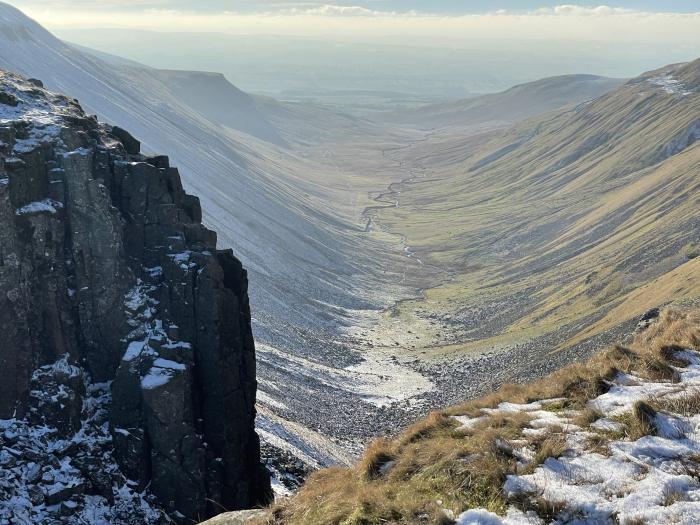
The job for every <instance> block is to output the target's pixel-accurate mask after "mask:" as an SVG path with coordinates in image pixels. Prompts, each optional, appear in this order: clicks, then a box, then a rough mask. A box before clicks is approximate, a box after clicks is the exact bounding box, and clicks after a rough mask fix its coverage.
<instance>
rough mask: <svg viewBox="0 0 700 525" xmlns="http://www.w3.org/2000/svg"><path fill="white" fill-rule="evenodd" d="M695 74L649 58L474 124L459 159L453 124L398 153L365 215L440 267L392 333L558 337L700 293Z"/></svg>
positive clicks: (451, 339) (442, 346)
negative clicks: (507, 118)
mask: <svg viewBox="0 0 700 525" xmlns="http://www.w3.org/2000/svg"><path fill="white" fill-rule="evenodd" d="M699 78H700V61H696V62H693V63H691V64H686V65H680V66H671V67H668V68H664V69H662V70H659V71H654V72H650V73H648V74H645V75H643V76H641V77H639V78H636V79H633V80H631V81H629V82H628V83H626V84H625V85H624V86H622V87H620V88H619V89H617V90H615V91H613V92H611V93H609V94H607V95H604V96H602V97H600V98H598V99H596V100H594V101H592V102H590V103H586V104H581V105H579V106H577V107H575V108H573V109H569V110H564V111H560V112H554V113H551V114H548V115H545V116H543V117H538V118H535V119H533V120H530V121H527V122H525V123H522V124H520V125H518V126H516V127H515V128H513V129H511V130H509V131H507V132H505V133H502V134H499V135H498V136H496V137H494V138H489V137H491V136H488V137H486V138H487V143H486V144H485V145H483V146H480V147H476V148H474V147H471V146H470V144H471V142H473V140H474V139H470V140H471V142H470V143H467V142H465V147H464V148H463V151H466V152H467V154H466V155H465V157H464V158H463V159H461V160H458V161H457V162H456V163H455V162H453V161H452V160H450V161H447V162H445V159H446V158H449V159H454V157H455V151H459V144H458V143H457V142H456V139H455V138H454V137H451V138H450V140H446V139H445V138H444V136H438V137H435V138H434V139H433V140H432V141H427V142H425V143H421V144H419V145H416V146H415V147H414V148H411V149H409V150H403V151H401V152H400V153H399V154H397V157H396V158H397V159H399V160H401V161H402V162H404V163H405V164H406V165H407V166H412V167H414V171H413V173H414V175H415V176H414V177H413V178H411V179H410V180H409V181H406V182H404V183H403V184H401V185H400V193H399V191H395V192H393V193H392V194H391V195H390V196H388V197H387V200H390V199H391V198H392V197H393V198H396V200H397V202H398V205H397V206H393V207H392V206H389V207H384V208H378V209H376V210H373V211H372V215H373V221H374V222H375V224H378V225H380V226H381V227H382V228H385V229H386V230H388V231H391V232H394V233H399V234H401V235H402V236H404V238H405V240H406V244H407V245H408V246H410V250H411V252H412V253H413V254H414V256H415V257H416V258H417V259H420V261H421V263H422V264H421V265H419V266H416V267H415V268H413V269H412V273H409V277H413V278H414V279H415V280H416V282H421V283H423V282H425V281H424V275H426V274H427V273H430V272H432V273H433V274H435V273H436V269H439V270H440V271H442V272H443V273H442V274H441V277H442V282H441V283H439V284H437V285H428V286H427V289H426V290H425V291H424V297H422V298H420V299H417V300H414V301H406V302H403V303H402V304H401V305H400V306H399V307H398V308H397V309H395V310H393V311H392V312H391V314H390V315H388V316H387V317H386V319H385V326H386V331H387V333H397V332H401V331H405V330H406V329H407V327H409V328H410V327H417V328H413V329H414V330H418V333H419V334H421V335H422V336H423V338H422V340H423V341H425V342H424V343H423V345H422V349H421V351H427V352H428V353H429V354H431V355H442V354H445V353H454V352H456V351H457V352H459V351H471V350H477V349H481V348H489V347H492V346H497V345H503V344H521V343H527V342H528V341H530V342H531V341H533V340H534V339H535V338H537V337H542V336H544V335H547V334H555V333H556V334H558V335H557V336H556V338H557V339H558V341H557V345H555V347H558V348H564V347H567V346H571V345H573V344H576V343H578V342H580V341H582V340H584V339H586V338H588V337H591V336H592V335H595V334H597V333H600V332H602V331H603V330H605V329H609V328H610V327H612V326H614V325H616V324H619V323H620V322H623V321H626V320H628V319H632V318H633V317H634V316H637V315H639V314H641V313H642V312H644V311H645V310H646V309H648V308H650V307H652V306H658V305H660V304H665V303H666V302H667V301H671V300H678V299H683V298H690V297H696V296H698V294H700V280H699V279H698V277H697V275H698V272H697V268H698V260H697V259H696V258H695V257H696V256H697V250H698V248H697V246H698V242H699V241H700V229H698V222H697V221H698V219H697V213H696V212H697V209H698V199H699V197H698V195H699V192H698V190H699V189H700V178H698V174H699V173H700V142H697V139H698V138H700V91H698V89H697V88H696V87H694V86H696V85H697V82H698V79H699ZM399 155H400V157H399ZM436 225H439V226H438V227H436ZM431 320H432V321H435V320H437V321H439V322H438V323H434V322H433V323H430V322H429V321H431ZM444 327H449V331H450V333H451V335H450V336H448V337H445V335H444V330H443V329H442V328H444ZM441 332H442V333H441ZM550 343H551V341H550ZM379 344H381V341H380V342H379Z"/></svg>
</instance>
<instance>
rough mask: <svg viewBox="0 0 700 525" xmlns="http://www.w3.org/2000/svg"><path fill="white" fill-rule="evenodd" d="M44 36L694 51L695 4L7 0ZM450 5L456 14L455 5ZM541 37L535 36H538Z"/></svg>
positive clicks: (698, 25)
mask: <svg viewBox="0 0 700 525" xmlns="http://www.w3.org/2000/svg"><path fill="white" fill-rule="evenodd" d="M9 3H10V4H11V5H14V6H15V7H17V8H19V9H21V10H23V11H24V12H25V13H26V14H28V15H29V16H31V17H32V18H34V19H36V20H37V21H38V22H40V23H41V24H42V25H44V26H45V27H47V28H48V29H50V30H58V29H78V28H121V29H142V30H154V31H168V32H183V31H185V32H206V33H210V32H211V33H214V32H223V33H230V34H257V35H260V34H266V35H267V34H271V35H286V36H321V37H325V38H328V37H334V38H340V37H343V38H351V39H357V40H361V41H365V42H367V41H373V40H384V39H387V38H396V37H404V38H410V39H414V38H419V39H420V38H433V39H437V40H440V41H446V40H455V39H456V40H464V39H468V40H473V39H486V40H499V39H504V38H509V39H517V40H533V41H541V40H552V41H554V40H558V39H563V40H566V41H588V42H593V41H604V42H641V43H651V42H657V43H661V42H664V43H668V42H685V43H687V44H689V43H697V44H700V30H699V29H700V6H697V3H696V2H691V1H684V0H674V1H669V2H664V5H663V8H662V9H659V8H658V2H650V1H646V0H617V1H616V2H615V3H614V4H612V5H609V6H608V5H588V4H581V5H578V4H563V3H561V2H552V1H547V0H539V1H528V2H516V1H514V0H502V1H499V2H485V1H481V0H479V1H475V2H470V3H469V6H470V7H469V8H466V9H465V8H464V7H463V6H464V2H456V1H454V0H440V1H437V2H427V1H418V0H411V1H408V2H398V1H396V0H357V1H349V2H332V1H327V2H298V1H279V0H274V1H272V0H263V1H255V2H252V1H250V0H238V1H232V2H231V1H228V2H225V1H223V0H205V1H202V2H194V1H192V0H189V1H187V0H129V1H127V2H116V1H113V0H103V1H101V2H88V1H86V0H58V1H48V0H15V1H11V2H9ZM458 5H459V6H460V8H457V6H458ZM543 35H544V36H543Z"/></svg>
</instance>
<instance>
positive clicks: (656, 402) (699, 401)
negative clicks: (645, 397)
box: [650, 388, 700, 417]
mask: <svg viewBox="0 0 700 525" xmlns="http://www.w3.org/2000/svg"><path fill="white" fill-rule="evenodd" d="M650 403H651V405H652V407H654V409H655V410H657V411H663V412H673V413H674V414H679V415H681V416H687V417H691V416H695V415H697V414H700V388H694V389H691V390H689V391H688V392H686V393H684V394H683V395H682V396H666V397H664V398H661V399H653V400H651V402H650Z"/></svg>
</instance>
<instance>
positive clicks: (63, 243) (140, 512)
mask: <svg viewBox="0 0 700 525" xmlns="http://www.w3.org/2000/svg"><path fill="white" fill-rule="evenodd" d="M0 220H1V221H2V228H0V327H2V331H3V339H4V340H3V344H2V345H1V346H0V524H5V523H160V522H163V523H167V522H171V521H175V522H183V523H192V521H193V520H194V521H196V520H199V519H203V518H206V517H209V516H212V515H214V514H217V513H219V512H222V511H223V510H235V509H242V508H248V507H251V506H254V505H256V504H259V503H264V502H266V501H267V500H268V499H269V495H270V488H269V487H270V484H269V477H268V475H267V473H266V471H265V469H264V468H263V467H261V465H260V446H259V440H258V437H257V435H256V433H255V430H254V418H255V408H254V404H255V392H256V380H255V349H254V343H253V337H252V332H251V327H250V311H249V305H248V295H247V277H246V271H245V270H244V269H243V267H242V266H241V263H240V262H239V261H238V260H237V259H236V258H235V257H234V256H233V254H232V252H231V251H230V250H217V249H216V234H215V233H214V232H212V231H210V230H208V229H207V228H205V227H204V226H203V225H202V224H201V209H200V206H199V200H198V199H197V198H196V197H193V196H190V195H187V194H186V193H185V192H184V191H183V188H182V185H181V183H180V177H179V174H178V171H177V169H176V168H173V167H170V166H169V162H168V158H167V157H164V156H157V157H148V156H144V155H142V154H141V153H140V144H139V142H138V141H137V140H135V139H134V138H133V137H132V136H131V135H130V134H129V133H128V132H126V131H124V130H122V129H120V128H118V127H111V126H108V125H105V124H100V123H98V121H97V119H96V118H95V117H93V116H87V115H85V114H84V112H83V111H82V109H81V108H80V106H79V104H78V102H77V101H76V100H73V99H70V98H67V97H64V96H61V95H56V94H53V93H50V92H48V91H46V90H44V89H43V87H42V85H41V82H39V81H37V80H33V79H24V78H21V77H19V76H16V75H14V74H11V73H7V72H2V71H0Z"/></svg>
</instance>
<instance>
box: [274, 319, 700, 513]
mask: <svg viewBox="0 0 700 525" xmlns="http://www.w3.org/2000/svg"><path fill="white" fill-rule="evenodd" d="M684 349H692V350H695V351H699V350H700V310H689V311H678V310H667V311H665V312H663V313H662V315H661V317H660V319H659V321H658V322H656V323H655V324H652V325H651V326H650V327H649V328H648V329H647V330H646V331H644V332H642V333H641V334H639V335H637V336H636V338H635V340H634V342H633V343H632V345H630V346H629V348H624V347H621V346H615V347H613V348H609V349H607V350H605V351H602V352H601V353H599V354H597V355H596V356H594V357H593V358H592V359H591V360H589V361H588V362H586V363H583V364H575V365H572V366H569V367H567V368H565V369H562V370H560V371H558V372H556V373H554V374H552V375H551V376H549V377H547V378H546V379H544V380H541V381H538V382H536V383H532V384H528V385H505V386H503V387H502V388H501V389H500V390H499V391H498V392H496V393H494V394H492V395H490V396H488V397H485V398H482V399H479V400H475V401H469V402H466V403H464V404H462V405H460V406H456V407H453V408H450V409H447V410H444V411H439V412H434V413H432V414H431V415H430V416H429V417H428V418H426V419H425V420H423V421H421V422H419V423H416V424H415V425H413V426H412V427H410V428H409V429H407V430H406V431H404V432H403V433H401V434H400V435H399V436H397V437H396V438H394V439H379V440H377V441H375V442H373V443H372V444H371V445H370V446H369V447H368V448H367V450H366V452H365V454H364V456H363V457H362V459H361V461H360V462H359V463H358V464H357V465H356V466H355V467H354V468H350V469H347V468H332V469H326V470H322V471H319V472H316V473H315V474H314V475H312V477H311V478H310V479H309V480H308V482H307V483H306V485H305V486H304V487H303V488H302V489H301V490H300V492H299V493H298V494H296V495H295V496H293V497H291V498H289V499H286V500H283V501H281V502H279V503H278V504H277V505H276V506H275V507H274V508H273V509H271V510H270V512H269V514H268V517H267V523H268V524H289V525H292V524H318V525H321V524H338V525H360V524H382V523H433V524H447V523H454V520H455V518H456V517H457V516H458V515H459V514H460V513H462V512H463V511H466V510H467V509H473V508H479V509H486V510H488V511H491V512H494V513H496V514H498V515H504V514H505V513H506V512H507V511H509V509H510V511H509V512H510V513H511V515H512V513H513V512H520V513H521V514H520V516H525V514H522V513H529V514H528V516H529V517H530V518H532V519H535V520H536V519H540V520H541V521H543V522H549V521H551V520H552V519H553V518H554V517H555V516H556V515H558V514H559V513H561V512H564V511H566V507H567V501H562V500H561V499H557V497H556V496H553V497H550V498H548V497H546V495H547V491H544V492H543V493H541V494H540V493H538V492H534V493H525V494H524V493H522V492H520V493H517V491H516V493H514V494H510V495H509V494H508V493H507V491H505V490H504V483H506V481H507V480H509V479H511V478H508V476H511V477H512V479H513V480H516V481H518V480H520V482H522V480H525V481H528V480H529V479H535V480H536V476H535V474H537V475H541V474H542V472H541V470H540V471H538V469H541V468H542V465H543V463H545V461H547V460H548V458H558V457H561V456H565V455H567V454H570V450H569V449H571V448H572V447H573V448H575V445H573V444H572V442H571V441H572V440H571V439H570V438H571V437H572V436H574V435H575V436H578V437H579V438H580V439H578V441H580V442H581V443H580V444H578V445H576V446H579V447H580V450H579V454H581V453H589V454H593V456H592V457H595V458H602V459H601V461H604V460H605V458H608V457H610V456H611V455H612V450H613V446H614V445H615V446H623V445H625V444H632V445H634V444H635V441H636V440H639V439H640V438H642V439H643V438H644V436H648V435H653V434H656V435H659V436H660V435H662V434H661V431H660V430H659V428H657V427H659V426H660V424H659V423H658V422H657V419H655V418H656V417H657V414H662V413H664V414H670V415H668V416H665V417H667V418H670V417H679V418H680V417H685V418H687V417H689V416H694V415H697V414H700V396H699V395H698V392H699V391H700V390H698V387H697V386H693V384H692V381H690V380H689V381H688V382H687V383H686V382H685V380H684V379H683V380H682V378H685V375H687V374H686V373H685V372H684V370H686V367H688V366H689V360H690V358H689V357H688V356H689V355H691V354H692V355H697V354H694V353H693V352H687V351H684ZM698 362H700V361H698ZM693 374H695V375H697V372H693ZM695 375H693V378H694V377H695ZM628 384H636V385H642V386H644V385H646V387H644V388H647V390H648V391H649V392H655V393H656V394H653V395H652V394H650V395H648V396H646V398H645V395H643V394H640V398H639V399H636V400H635V399H632V400H631V401H630V404H629V406H627V405H625V406H620V407H616V408H615V410H614V411H611V412H610V413H607V412H606V410H607V409H605V408H601V407H603V403H602V401H600V400H602V399H603V398H604V397H605V394H606V392H609V391H611V390H613V389H616V388H618V389H624V388H626V387H625V386H618V385H628ZM629 388H636V387H629ZM640 388H641V387H640ZM645 391H646V390H645ZM662 394H663V395H662ZM603 412H606V416H607V417H604V414H603ZM611 414H614V415H611ZM647 454H648V452H647ZM623 459H624V458H623ZM632 459H635V458H632ZM686 459H687V460H688V461H689V462H690V463H688V464H689V465H690V464H692V463H693V462H694V464H695V466H696V467H697V461H696V460H697V456H693V457H689V458H686ZM549 461H552V460H549ZM635 461H639V460H635ZM680 464H681V465H683V464H685V463H682V462H681V463H680ZM632 466H633V467H634V465H632ZM654 471H655V467H650V466H649V467H645V468H644V469H641V468H640V474H639V476H640V477H641V478H643V477H644V475H646V474H645V473H647V472H654ZM600 474H603V473H600ZM600 474H599V475H600ZM603 475H604V474H603ZM684 475H688V476H690V477H691V482H692V483H695V485H697V484H698V482H700V471H698V469H697V468H695V470H694V471H693V470H692V468H690V466H689V467H688V471H687V472H686V473H684ZM513 476H516V477H513ZM641 478H640V479H641ZM528 482H530V481H528ZM510 483H511V484H512V483H513V482H512V481H511V482H510ZM532 483H534V481H532ZM580 484H581V485H584V484H585V482H584V481H581V482H580ZM662 490H666V489H664V487H663V486H659V487H658V491H662ZM623 492H624V491H623ZM611 497H612V498H613V499H615V498H623V497H624V494H619V495H615V496H614V497H613V496H611ZM664 497H665V496H664ZM672 499H673V498H672ZM676 499H678V500H679V501H680V500H681V499H682V498H681V497H680V496H678V498H676ZM676 499H673V501H670V500H669V501H666V500H664V505H663V508H662V510H663V511H665V510H667V509H670V510H674V509H675V507H673V503H674V502H675V501H676ZM639 510H640V512H643V511H645V509H644V508H640V509H639ZM577 511H578V512H581V511H580V509H578V510H577ZM579 517H583V518H585V515H581V514H579ZM614 517H615V516H612V517H611V518H614ZM619 517H620V516H617V518H619ZM627 517H628V518H629V515H628V516H627ZM631 519H632V518H629V519H627V520H623V522H629V523H632V522H633V521H630V520H631ZM635 519H637V518H635ZM644 522H645V520H643V519H640V520H639V521H637V523H644Z"/></svg>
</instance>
